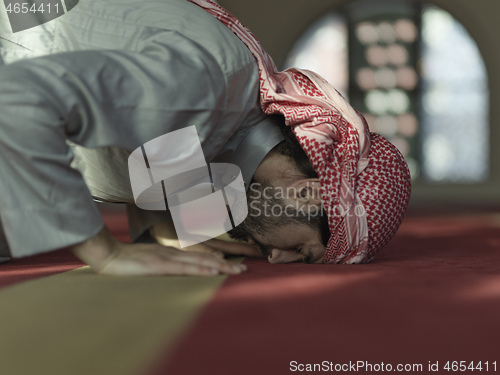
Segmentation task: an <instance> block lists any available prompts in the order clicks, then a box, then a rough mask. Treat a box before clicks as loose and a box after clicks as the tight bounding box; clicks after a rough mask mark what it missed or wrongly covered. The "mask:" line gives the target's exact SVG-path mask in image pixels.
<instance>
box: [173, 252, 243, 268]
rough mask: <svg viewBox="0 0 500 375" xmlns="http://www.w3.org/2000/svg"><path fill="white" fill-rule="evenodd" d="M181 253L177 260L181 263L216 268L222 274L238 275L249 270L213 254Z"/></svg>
mask: <svg viewBox="0 0 500 375" xmlns="http://www.w3.org/2000/svg"><path fill="white" fill-rule="evenodd" d="M179 252H180V254H178V255H176V260H178V261H180V262H185V263H190V264H196V265H199V266H203V267H207V268H214V269H217V270H219V271H220V272H222V273H228V274H238V273H241V272H244V271H246V269H247V267H246V266H245V265H244V264H237V263H234V262H229V261H227V260H224V259H220V258H216V257H214V256H213V255H211V254H206V253H196V252H182V251H179Z"/></svg>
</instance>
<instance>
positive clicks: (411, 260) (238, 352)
mask: <svg viewBox="0 0 500 375" xmlns="http://www.w3.org/2000/svg"><path fill="white" fill-rule="evenodd" d="M499 229H500V226H499V225H498V223H495V222H494V220H493V219H492V218H491V216H490V217H484V216H473V217H458V218H453V217H441V218H439V217H438V218H432V217H420V218H418V217H414V218H411V217H410V218H408V219H407V220H406V221H405V222H404V224H403V226H402V228H401V230H400V232H399V233H398V235H397V237H396V238H395V239H394V240H393V242H392V243H391V244H390V246H389V247H387V248H386V249H385V250H384V251H383V253H381V254H380V256H379V257H378V259H377V260H376V262H374V263H372V264H369V265H357V266H356V265H353V266H347V265H339V266H324V265H303V264H291V265H270V264H268V263H266V262H265V261H264V260H247V261H246V262H245V263H246V264H247V265H248V267H249V272H248V273H247V274H245V275H242V276H237V277H230V278H228V280H227V281H226V283H225V284H224V285H223V287H222V288H221V289H220V290H219V292H218V293H217V295H216V297H215V299H214V300H213V302H212V303H211V304H209V305H208V306H207V308H206V309H205V311H204V313H203V314H202V316H201V317H200V319H199V320H198V322H197V324H196V325H194V326H193V327H192V329H191V331H190V332H189V334H188V335H186V336H185V337H184V339H183V340H182V341H181V342H180V343H179V345H178V346H177V348H176V350H175V351H174V352H173V354H172V355H171V356H168V357H166V358H165V359H164V360H163V361H160V362H159V363H158V365H157V367H156V369H155V370H153V371H152V373H153V374H157V375H160V374H176V375H198V374H204V375H207V374H214V375H226V374H227V375H233V374H238V375H247V374H248V375H256V374H266V375H267V374H269V375H280V374H290V373H294V372H295V373H311V372H307V371H303V372H301V371H299V370H300V369H302V368H301V367H299V364H303V365H305V364H315V363H316V364H322V363H323V361H326V362H325V364H326V365H327V366H330V362H331V363H332V364H333V365H332V366H333V369H335V364H337V365H342V364H346V365H348V364H349V361H351V362H356V361H363V362H365V363H366V362H368V363H369V364H371V365H381V364H382V363H384V364H385V366H387V364H390V365H391V366H393V367H392V370H393V371H396V370H397V365H398V364H401V365H419V364H421V365H422V370H421V371H419V368H418V367H415V368H412V369H411V371H410V373H430V371H429V370H428V366H429V361H430V362H431V363H432V364H434V363H436V361H439V363H438V364H439V370H440V371H439V373H440V374H443V373H448V371H446V370H445V369H444V366H445V365H446V362H447V361H467V362H466V363H467V366H469V365H470V362H471V361H474V366H477V364H478V363H479V361H482V367H483V370H482V372H481V373H485V372H486V371H485V370H486V362H487V361H488V362H489V364H488V366H489V371H490V372H488V373H493V362H494V361H497V364H498V367H500V354H499V351H498V341H499V338H500V322H499V315H500V230H499ZM292 361H295V362H292ZM450 365H452V362H450ZM457 365H460V363H459V362H458V363H457ZM306 369H307V368H306V367H304V368H303V370H306ZM328 369H330V367H328ZM344 369H347V368H346V367H345V366H344ZM379 369H380V368H379ZM292 370H295V371H292ZM359 370H360V371H358V372H363V371H362V370H363V368H360V369H359ZM376 370H377V367H374V368H372V371H369V372H376ZM497 371H500V368H497ZM317 372H319V371H317ZM331 372H335V371H331ZM341 372H342V373H345V372H346V371H341ZM351 372H352V368H351ZM476 372H480V371H478V370H475V372H473V371H468V372H467V373H476ZM434 373H435V372H434ZM461 373H464V372H461Z"/></svg>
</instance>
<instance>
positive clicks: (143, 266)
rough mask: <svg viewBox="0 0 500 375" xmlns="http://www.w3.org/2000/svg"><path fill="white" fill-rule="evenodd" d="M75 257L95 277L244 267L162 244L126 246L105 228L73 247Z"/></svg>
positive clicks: (214, 271)
mask: <svg viewBox="0 0 500 375" xmlns="http://www.w3.org/2000/svg"><path fill="white" fill-rule="evenodd" d="M72 250H73V253H74V254H75V255H76V256H77V257H78V258H80V259H81V260H82V261H84V262H85V263H87V264H89V265H90V266H91V267H92V268H93V269H94V271H95V272H96V273H99V274H103V275H115V276H135V275H189V276H213V275H218V274H223V273H226V274H238V273H241V272H243V271H245V270H246V266H245V265H243V264H235V263H231V262H227V261H225V260H223V259H221V258H218V257H215V256H213V255H210V254H203V253H188V252H184V251H181V250H178V249H175V248H173V247H165V246H162V245H159V244H126V243H122V242H120V241H117V240H116V239H114V238H113V237H112V236H110V234H109V233H108V231H107V229H106V228H104V229H103V230H101V231H100V232H99V233H98V234H97V235H96V236H94V237H92V238H90V239H89V240H87V241H85V242H83V243H81V244H78V245H74V246H72Z"/></svg>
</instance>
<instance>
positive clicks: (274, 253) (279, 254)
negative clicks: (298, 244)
mask: <svg viewBox="0 0 500 375" xmlns="http://www.w3.org/2000/svg"><path fill="white" fill-rule="evenodd" d="M302 258H303V255H302V254H301V253H297V252H296V251H293V250H281V249H272V250H271V254H270V255H269V256H268V257H267V260H268V261H269V263H293V262H300V261H301V260H302Z"/></svg>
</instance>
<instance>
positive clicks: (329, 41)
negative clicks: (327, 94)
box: [286, 0, 489, 183]
mask: <svg viewBox="0 0 500 375" xmlns="http://www.w3.org/2000/svg"><path fill="white" fill-rule="evenodd" d="M286 65H287V67H288V66H297V67H299V68H305V69H311V70H314V71H316V72H318V73H319V74H320V75H322V76H324V77H325V78H326V79H327V80H329V81H330V83H331V84H332V85H333V86H334V87H336V88H337V89H338V90H339V91H341V92H342V93H343V94H344V96H346V97H348V98H349V100H350V102H351V103H352V105H353V106H354V107H355V108H356V109H358V110H360V111H361V112H362V113H363V114H364V115H365V117H366V118H367V121H368V123H369V125H370V128H371V129H372V131H375V132H377V133H380V134H382V135H384V136H385V137H386V138H388V139H389V140H390V141H391V142H393V143H394V144H395V145H396V146H397V147H398V148H399V149H400V150H401V152H402V153H403V154H404V155H405V158H406V160H407V161H408V165H409V167H410V170H411V173H412V178H414V179H416V178H418V179H420V180H424V181H427V182H431V183H475V182H481V181H484V180H485V179H487V177H488V170H489V160H488V155H489V147H488V146H489V143H488V139H489V121H488V105H489V91H488V83H487V82H488V80H487V73H486V69H485V65H484V62H483V60H482V57H481V54H480V52H479V50H478V48H477V45H476V43H475V42H474V40H473V39H472V38H471V37H470V35H469V34H468V32H467V31H466V30H465V28H464V27H463V26H462V25H461V24H460V23H459V22H458V21H457V20H456V19H454V18H453V17H452V16H451V15H450V14H449V13H448V12H446V11H445V10H443V9H440V8H438V7H436V6H433V5H430V4H424V5H422V4H421V3H419V2H414V1H410V0H408V1H405V0H396V1H395V0H359V1H356V2H353V3H350V4H348V5H347V6H346V7H345V8H344V9H342V10H341V11H339V12H334V13H333V12H332V13H330V14H327V15H325V16H324V17H323V18H322V19H320V20H318V21H317V22H316V23H315V24H314V25H312V26H311V27H310V28H309V30H307V31H306V32H305V33H304V35H303V36H302V37H301V38H300V39H299V40H298V41H297V43H296V44H295V46H294V47H293V49H292V51H291V52H290V54H289V55H288V59H287V61H286Z"/></svg>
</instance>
